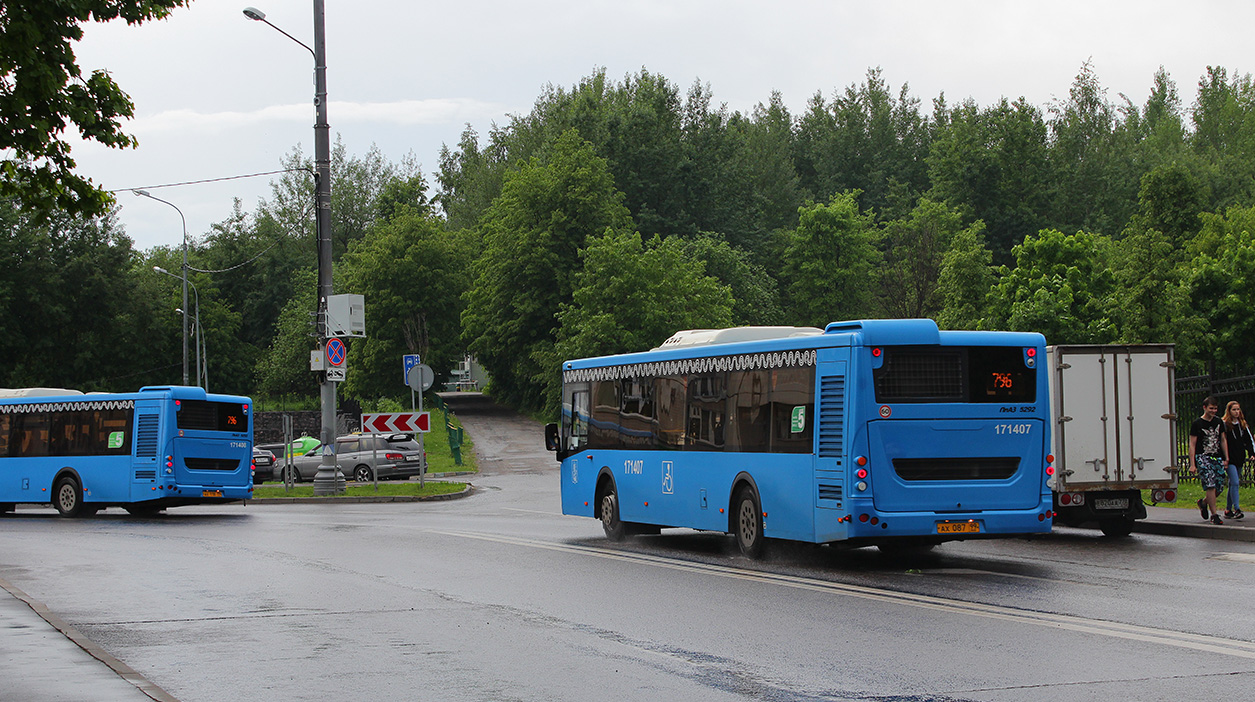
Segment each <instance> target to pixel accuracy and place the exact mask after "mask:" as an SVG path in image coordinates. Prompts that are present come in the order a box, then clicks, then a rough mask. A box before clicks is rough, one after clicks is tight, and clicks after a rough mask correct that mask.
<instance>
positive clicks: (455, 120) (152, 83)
mask: <svg viewBox="0 0 1255 702" xmlns="http://www.w3.org/2000/svg"><path fill="white" fill-rule="evenodd" d="M249 4H253V5H255V6H257V7H258V8H259V9H261V10H262V11H264V12H265V13H266V18H267V20H269V21H270V22H271V23H273V24H275V25H276V26H278V27H280V28H282V29H283V30H284V31H286V32H288V33H289V34H291V35H292V36H294V37H296V38H297V39H300V40H301V41H303V42H305V43H306V44H307V45H310V46H312V45H313V12H312V2H311V0H195V1H194V2H193V3H192V6H191V7H190V8H181V9H176V10H175V11H174V12H173V13H172V15H171V17H170V18H169V19H167V20H165V21H161V22H151V23H146V24H143V25H139V26H137V27H128V26H127V25H126V24H125V23H121V22H115V23H110V24H106V25H99V24H89V25H87V26H86V28H85V32H86V33H85V37H84V39H83V41H82V42H81V43H80V44H79V45H78V46H77V49H76V53H77V56H78V60H79V65H80V66H81V67H82V68H83V69H84V72H85V73H86V72H90V71H91V70H94V69H97V68H104V69H107V70H109V71H110V72H111V73H112V75H113V77H114V79H115V80H116V81H117V83H118V84H119V85H120V86H121V87H122V89H123V90H124V91H126V92H127V93H128V94H129V95H130V96H131V98H132V100H133V101H134V102H135V115H136V117H135V119H134V120H133V121H131V122H129V123H127V124H126V125H125V131H127V132H128V133H130V134H133V135H135V136H136V137H138V139H139V142H140V146H139V147H138V149H125V150H116V149H106V148H103V147H100V146H97V145H95V144H84V143H76V146H75V148H74V152H73V155H74V157H75V159H76V160H77V161H78V169H79V171H80V172H81V173H83V174H85V175H87V176H89V177H91V178H92V179H93V180H94V181H95V182H96V183H97V184H99V185H101V186H103V187H105V188H106V189H110V190H116V189H129V188H138V187H151V186H156V185H160V184H165V183H178V182H185V181H195V180H204V179H212V178H222V177H227V176H235V175H243V174H249V173H258V172H263V171H271V170H275V169H278V168H280V167H281V165H280V159H281V158H282V157H283V155H284V154H286V153H287V152H289V151H290V150H292V149H293V148H294V147H295V146H297V145H298V144H299V145H300V147H301V149H302V151H303V152H304V153H305V154H306V155H307V156H312V154H313V123H314V108H313V103H312V100H313V92H314V86H313V58H312V56H311V55H310V54H309V52H308V51H306V50H305V49H303V48H301V47H300V46H298V45H297V44H295V43H294V42H292V41H291V40H290V39H288V38H286V37H284V36H283V35H281V34H279V33H278V32H276V31H274V30H273V29H271V28H270V27H268V26H266V25H265V24H263V23H261V22H254V21H250V20H248V19H247V18H245V17H244V15H243V12H242V10H243V8H244V7H245V6H247V5H249ZM1253 20H1255V3H1251V2H1240V1H1232V0H1228V1H1223V0H1213V1H1208V0H1194V1H1193V2H1188V3H1187V2H1162V1H1159V0H1141V1H1134V0H1121V1H1119V2H1114V1H1113V2H1103V1H1102V0H1055V1H1054V2H1039V3H1033V2H1014V1H1010V2H978V1H975V0H962V1H960V0H932V1H919V2H914V1H908V0H880V1H877V0H863V1H861V2H849V1H846V0H775V1H770V0H769V1H759V2H749V1H746V0H617V1H615V2H609V1H606V0H530V1H529V2H502V1H500V0H461V1H460V2H448V1H446V2H421V1H420V0H354V1H349V0H326V28H327V30H326V36H327V85H328V94H329V97H330V102H329V106H328V121H329V123H330V125H331V133H332V140H333V143H334V140H335V138H336V135H337V134H338V135H339V136H340V138H341V139H342V140H343V141H344V144H345V146H346V147H347V149H348V152H349V153H350V154H351V155H356V156H360V155H362V154H364V153H365V152H366V151H367V150H368V149H369V148H370V146H371V144H376V145H378V146H379V148H380V149H381V151H382V152H383V154H384V156H385V157H387V158H388V159H389V160H392V161H394V162H395V161H399V160H400V159H401V158H402V157H403V156H404V155H405V154H406V153H408V152H411V151H412V152H413V153H414V155H415V156H416V157H417V159H418V161H419V162H420V164H421V165H422V169H423V172H424V174H425V175H426V176H427V180H428V183H429V185H430V186H432V190H433V191H434V185H435V183H434V180H435V178H434V176H435V173H436V172H437V170H438V167H439V152H440V147H441V145H442V144H449V145H450V146H454V145H456V144H457V142H458V139H459V138H460V135H461V133H462V130H463V128H464V127H465V125H466V124H467V123H470V124H471V125H472V126H473V127H474V128H475V129H476V131H478V132H479V133H480V135H481V143H483V139H482V137H484V136H485V135H486V134H487V133H488V130H489V129H490V127H491V126H492V124H493V123H494V122H495V123H497V124H500V125H504V124H506V123H507V122H508V115H510V114H522V113H527V112H528V111H530V110H531V107H532V104H533V102H534V101H535V99H536V98H537V96H539V95H540V93H541V91H542V89H543V88H544V86H545V85H546V84H553V85H557V86H562V87H566V88H569V87H571V86H572V85H574V84H575V83H577V82H578V81H579V80H580V79H581V78H582V77H585V76H588V75H590V74H592V73H593V71H594V70H595V69H596V68H597V67H602V66H604V67H605V68H606V70H607V73H608V75H609V76H610V77H612V78H615V79H616V80H617V79H621V78H622V77H623V76H625V75H626V74H629V73H635V72H638V71H639V70H640V69H641V68H646V69H648V70H649V71H651V72H654V73H659V74H661V75H663V76H665V77H666V78H667V79H668V80H670V81H672V82H673V83H675V84H677V85H678V86H679V87H680V89H681V90H682V91H687V89H688V88H689V86H691V85H692V84H693V82H694V80H697V79H700V80H701V81H702V82H703V83H707V84H709V86H710V88H711V90H712V92H713V96H714V101H715V103H716V104H718V103H725V104H727V106H728V107H729V109H731V110H739V111H742V112H748V111H749V110H751V109H752V108H753V107H754V105H756V104H758V103H760V102H763V103H765V102H767V101H768V100H769V98H770V96H771V92H772V91H773V90H778V91H780V92H781V93H782V95H783V97H784V101H785V104H786V105H788V106H789V108H790V109H791V110H792V111H793V113H794V114H795V115H797V114H800V113H801V112H802V110H803V108H804V107H805V105H806V102H807V100H809V99H810V97H811V96H813V95H814V94H815V93H816V92H823V94H824V95H825V97H826V98H831V96H832V95H833V94H834V93H835V92H839V91H844V89H845V88H846V87H847V86H849V85H851V84H855V83H862V82H863V80H864V79H865V77H866V73H867V69H868V68H870V67H877V66H879V67H880V68H881V69H882V70H883V77H884V79H885V80H886V82H887V83H888V85H889V87H890V89H891V90H892V91H893V93H894V94H895V95H896V94H897V91H898V90H899V89H900V88H901V86H902V84H903V83H909V85H910V92H911V95H912V96H914V97H916V98H919V99H920V100H921V101H922V105H921V111H922V112H924V113H925V114H931V111H932V104H931V101H932V99H933V98H935V97H937V95H938V94H940V93H942V92H943V91H944V93H945V95H946V99H947V101H948V102H949V103H950V104H952V105H953V104H955V103H957V102H959V101H961V100H963V99H966V98H969V97H970V98H973V99H975V100H976V101H977V102H978V103H979V104H980V105H982V106H984V105H989V104H991V103H993V102H995V101H996V100H998V99H999V98H1001V97H1003V96H1006V97H1008V98H1012V99H1014V98H1017V97H1020V96H1023V97H1025V98H1027V99H1028V100H1029V101H1030V102H1031V103H1033V104H1035V105H1038V106H1039V107H1042V108H1045V107H1046V106H1047V105H1048V104H1049V103H1050V102H1051V101H1053V100H1055V99H1062V98H1066V96H1067V93H1068V89H1069V87H1070V86H1071V84H1072V81H1073V79H1074V78H1075V77H1076V74H1077V73H1078V72H1079V70H1080V67H1081V64H1082V63H1083V62H1084V61H1085V60H1087V59H1090V60H1092V63H1093V66H1094V69H1095V71H1096V73H1097V75H1098V78H1099V80H1100V81H1101V84H1102V86H1103V87H1104V88H1106V90H1107V91H1108V98H1109V99H1110V100H1112V101H1113V102H1120V99H1119V94H1120V93H1124V94H1125V95H1128V97H1129V98H1130V99H1131V100H1132V101H1133V102H1134V103H1135V104H1137V105H1142V104H1144V103H1145V101H1146V96H1147V95H1148V93H1149V91H1150V87H1151V82H1152V77H1153V75H1154V73H1155V71H1156V70H1157V69H1158V67H1159V66H1160V65H1163V66H1164V67H1165V68H1166V69H1167V70H1168V72H1169V73H1170V74H1171V76H1172V78H1173V79H1174V80H1175V81H1176V84H1177V87H1178V89H1179V92H1180V95H1181V98H1182V102H1183V107H1189V105H1190V104H1191V103H1192V102H1193V101H1194V97H1195V87H1196V85H1197V82H1198V79H1199V78H1200V76H1202V75H1203V74H1204V72H1205V70H1206V67H1207V66H1208V65H1213V66H1223V67H1225V68H1226V69H1228V71H1229V75H1230V77H1231V78H1232V77H1233V76H1235V75H1238V74H1245V73H1250V72H1252V71H1255V67H1253V66H1252V63H1255V60H1253V59H1255V57H1253V56H1252V54H1251V50H1250V46H1251V44H1250V42H1249V32H1250V28H1251V27H1252V26H1255V23H1253ZM272 178H274V176H268V177H261V178H251V179H246V180H233V181H227V182H223V183H215V184H204V185H187V186H180V187H171V188H160V189H152V191H151V192H152V193H153V194H154V195H156V196H157V197H161V198H163V199H165V200H169V201H170V202H172V203H174V204H175V205H177V206H178V207H179V208H180V209H181V210H182V212H183V214H184V215H185V216H186V217H187V226H188V234H189V236H190V237H192V238H201V237H203V236H204V234H205V233H206V232H208V231H209V227H210V225H211V224H212V223H214V222H219V221H222V220H224V219H226V218H227V217H228V216H229V215H230V213H231V207H232V199H233V198H235V197H239V198H241V200H242V201H243V208H244V210H245V211H246V212H252V211H253V210H254V208H255V207H256V205H257V202H258V201H259V199H261V198H268V197H269V196H270V185H269V184H270V181H271V179H272ZM118 200H119V204H120V205H122V210H121V213H120V221H121V223H122V225H123V227H124V228H125V229H126V231H127V233H128V234H129V235H130V236H131V237H132V238H133V239H134V240H135V245H136V247H137V248H139V249H148V248H150V247H153V246H161V245H167V246H178V245H180V243H181V231H180V223H179V218H178V214H177V213H175V212H173V211H172V210H171V209H170V208H169V207H167V206H166V205H163V204H161V203H158V202H153V201H152V200H148V199H146V198H140V197H136V196H133V195H131V194H130V193H120V194H119V195H118Z"/></svg>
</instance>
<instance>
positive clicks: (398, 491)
mask: <svg viewBox="0 0 1255 702" xmlns="http://www.w3.org/2000/svg"><path fill="white" fill-rule="evenodd" d="M464 487H466V483H454V482H445V481H442V480H429V481H427V485H425V486H422V487H420V486H419V484H418V481H417V480H414V481H409V480H407V481H403V482H385V483H379V491H378V492H375V486H374V484H373V483H372V484H367V485H357V484H356V483H353V484H350V485H349V486H348V488H347V490H346V492H345V495H347V496H348V497H395V496H404V497H432V496H435V495H449V494H452V493H455V492H461V491H462V488H464ZM275 497H315V495H314V486H313V485H309V484H303V485H295V486H293V487H292V490H291V491H290V492H289V491H287V490H285V489H284V487H283V485H282V484H274V485H258V486H256V487H254V488H253V499H254V500H265V499H271V498H275Z"/></svg>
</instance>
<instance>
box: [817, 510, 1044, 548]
mask: <svg viewBox="0 0 1255 702" xmlns="http://www.w3.org/2000/svg"><path fill="white" fill-rule="evenodd" d="M1050 515H1051V512H1050V510H1049V509H1048V508H1041V509H1037V510H1033V511H1032V512H1026V511H1023V510H1015V511H986V512H971V513H964V514H953V513H941V514H939V513H936V512H893V513H883V512H875V511H871V510H868V511H858V510H851V511H849V512H845V513H841V514H838V515H836V516H835V517H834V518H833V519H832V521H833V522H835V523H832V524H826V525H825V524H817V525H816V526H817V527H818V528H817V529H816V531H817V532H818V534H817V535H818V537H819V538H818V539H817V541H820V542H829V541H844V540H854V539H857V540H864V539H885V538H894V537H926V538H928V539H929V540H933V541H937V542H940V541H956V540H961V539H982V538H997V537H1006V536H1021V535H1026V534H1047V533H1050V529H1051V524H1052V520H1051V516H1050Z"/></svg>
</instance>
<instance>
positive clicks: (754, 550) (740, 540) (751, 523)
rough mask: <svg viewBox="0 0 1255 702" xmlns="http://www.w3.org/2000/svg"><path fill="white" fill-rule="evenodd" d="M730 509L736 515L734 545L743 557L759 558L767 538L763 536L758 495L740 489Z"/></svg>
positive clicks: (761, 513)
mask: <svg viewBox="0 0 1255 702" xmlns="http://www.w3.org/2000/svg"><path fill="white" fill-rule="evenodd" d="M732 509H733V512H732V513H733V514H735V515H736V523H735V524H734V527H735V529H736V531H735V533H736V545H737V546H739V547H740V548H741V553H742V554H744V555H745V556H747V557H749V558H755V559H757V558H761V557H762V555H763V549H764V548H765V547H766V545H767V538H766V537H765V536H763V510H762V508H761V507H760V506H759V505H758V495H757V494H755V492H754V490H753V489H752V488H749V487H743V488H741V489H740V490H738V491H737V493H736V498H735V499H734V500H733V501H732Z"/></svg>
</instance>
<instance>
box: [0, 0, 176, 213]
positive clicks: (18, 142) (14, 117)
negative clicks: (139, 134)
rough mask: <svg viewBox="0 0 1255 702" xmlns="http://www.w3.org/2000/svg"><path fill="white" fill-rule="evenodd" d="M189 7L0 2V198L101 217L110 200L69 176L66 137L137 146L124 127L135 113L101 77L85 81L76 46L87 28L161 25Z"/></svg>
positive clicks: (164, 1) (172, 1) (116, 1)
mask: <svg viewBox="0 0 1255 702" xmlns="http://www.w3.org/2000/svg"><path fill="white" fill-rule="evenodd" d="M186 4H187V0H65V1H64V2H56V3H52V2H45V1H44V0H5V3H4V5H3V6H0V125H4V126H3V128H0V153H3V154H4V159H3V160H0V197H15V198H17V199H18V201H19V202H21V203H22V207H23V208H24V209H26V210H27V211H28V212H34V213H39V214H41V215H49V214H51V213H52V212H53V211H54V210H63V211H65V212H69V213H72V214H84V215H89V216H90V215H103V214H106V211H107V208H108V206H109V204H110V203H111V202H112V201H113V198H112V197H111V196H110V195H109V194H108V193H107V192H105V191H103V190H101V189H99V188H97V187H96V186H94V185H93V184H92V182H91V180H90V179H87V178H84V177H83V176H80V175H78V174H77V173H75V172H74V166H75V163H74V159H73V158H71V156H70V144H69V142H68V141H67V139H66V138H65V136H64V134H65V131H66V129H67V128H69V127H70V126H71V125H73V127H74V128H75V129H76V130H77V131H78V133H79V135H80V136H81V137H82V138H83V139H85V140H90V141H96V142H99V143H101V144H104V145H105V146H110V147H114V148H125V147H128V146H135V144H136V143H137V142H136V141H135V138H134V137H132V136H129V135H127V134H125V133H123V131H122V120H124V119H127V118H129V117H131V116H132V115H133V114H134V112H135V106H134V105H133V104H132V103H131V99H130V98H129V97H127V95H126V93H124V92H122V89H121V88H119V87H118V84H117V83H115V82H113V78H111V77H110V76H109V73H108V72H107V71H104V70H96V71H92V73H91V75H90V76H87V77H84V76H83V69H82V68H81V67H80V66H79V65H78V61H77V59H76V57H75V56H74V48H73V46H72V44H73V42H76V41H79V40H80V39H82V38H83V28H82V25H83V24H84V23H86V22H89V21H95V22H107V21H109V20H113V19H118V18H121V19H124V20H126V22H127V24H139V23H141V22H146V21H148V20H151V19H161V18H163V17H166V16H167V15H169V14H170V10H171V9H173V8H175V7H180V6H183V5H186Z"/></svg>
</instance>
